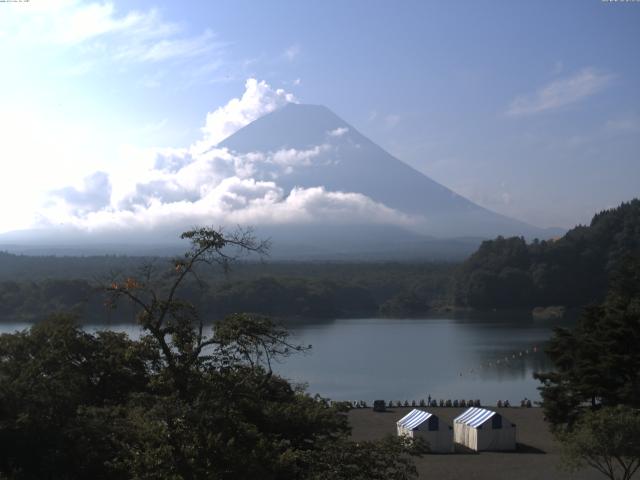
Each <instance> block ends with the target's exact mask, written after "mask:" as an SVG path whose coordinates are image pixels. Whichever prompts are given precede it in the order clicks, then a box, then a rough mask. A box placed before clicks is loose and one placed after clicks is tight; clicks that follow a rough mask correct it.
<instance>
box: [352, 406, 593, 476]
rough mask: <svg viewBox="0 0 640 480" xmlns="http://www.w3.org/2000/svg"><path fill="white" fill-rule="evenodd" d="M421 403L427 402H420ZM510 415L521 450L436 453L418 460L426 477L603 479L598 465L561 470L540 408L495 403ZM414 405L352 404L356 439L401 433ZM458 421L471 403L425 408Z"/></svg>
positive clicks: (556, 447) (442, 418)
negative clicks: (377, 408) (400, 424)
mask: <svg viewBox="0 0 640 480" xmlns="http://www.w3.org/2000/svg"><path fill="white" fill-rule="evenodd" d="M416 408H421V407H416ZM487 408H489V409H491V410H495V411H496V412H498V413H500V414H501V415H503V416H504V418H505V419H507V420H509V421H510V422H512V423H514V424H515V425H516V429H517V430H516V441H517V444H518V446H517V449H516V451H514V452H478V453H476V452H474V453H469V452H468V451H465V452H462V451H459V452H456V453H431V454H426V455H424V456H423V457H421V458H416V459H415V464H416V467H417V469H418V474H419V477H418V478H420V479H422V478H424V479H429V478H437V479H439V480H456V479H460V478H473V479H474V480H513V479H518V480H539V479H545V480H546V479H551V480H555V479H557V480H570V479H577V478H579V479H581V480H598V479H601V478H602V475H601V474H600V473H599V472H597V471H596V470H594V469H585V470H582V471H580V472H576V473H574V474H571V473H568V472H566V471H563V470H562V469H561V462H560V446H559V444H558V443H557V442H556V441H555V440H554V438H553V435H552V434H551V432H550V431H549V425H548V423H547V422H545V420H544V415H543V412H542V409H541V408H540V407H531V408H521V407H508V408H495V407H487ZM411 409H412V407H393V408H391V409H388V411H387V412H380V413H378V412H373V410H372V409H371V408H360V409H357V408H356V409H352V410H350V411H349V412H348V413H347V416H348V419H349V424H350V426H351V428H352V432H351V438H352V439H353V440H355V441H366V440H376V439H380V438H383V437H384V436H386V435H394V436H395V435H396V434H397V433H396V421H398V420H399V419H400V418H402V417H403V416H404V415H406V414H407V413H408V412H409V411H410V410H411ZM423 409H424V410H428V411H430V412H432V413H434V414H435V415H437V416H438V417H439V418H440V421H441V422H446V423H447V424H449V425H452V421H453V419H454V418H455V417H456V416H458V415H460V414H461V413H462V412H463V411H464V410H465V408H453V407H444V408H440V407H431V408H426V407H424V408H423Z"/></svg>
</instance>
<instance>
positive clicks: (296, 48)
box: [284, 45, 302, 62]
mask: <svg viewBox="0 0 640 480" xmlns="http://www.w3.org/2000/svg"><path fill="white" fill-rule="evenodd" d="M301 50H302V49H301V48H300V45H291V46H290V47H288V48H287V49H286V50H285V51H284V56H285V58H286V59H287V60H289V61H290V62H292V61H293V60H295V59H296V57H297V56H298V55H300V52H301Z"/></svg>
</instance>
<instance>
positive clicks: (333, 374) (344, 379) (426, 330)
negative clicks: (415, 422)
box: [0, 313, 568, 405]
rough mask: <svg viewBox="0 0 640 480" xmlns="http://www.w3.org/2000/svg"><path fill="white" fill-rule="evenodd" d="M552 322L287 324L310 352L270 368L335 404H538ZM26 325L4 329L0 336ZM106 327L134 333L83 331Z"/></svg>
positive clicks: (498, 318)
mask: <svg viewBox="0 0 640 480" xmlns="http://www.w3.org/2000/svg"><path fill="white" fill-rule="evenodd" d="M555 324H557V322H555V323H553V322H542V321H534V320H532V319H531V316H530V315H528V314H523V313H519V314H517V313H514V314H504V313H501V314H497V313H492V314H484V315H477V314H476V315H469V316H464V317H460V318H455V317H452V316H450V317H449V318H444V317H439V318H438V317H434V318H423V319H388V318H372V319H339V320H322V321H308V320H305V321H296V322H289V323H287V326H288V327H289V328H290V330H291V332H292V337H293V340H294V341H295V342H297V343H299V344H302V345H308V344H311V345H312V346H313V348H312V349H311V351H310V352H308V353H306V354H298V355H296V356H294V357H291V358H288V359H286V360H285V361H283V362H281V363H279V364H277V365H275V366H274V369H275V370H276V371H277V372H278V373H280V374H281V375H283V376H284V377H287V378H289V379H290V380H292V381H294V382H307V383H308V391H309V392H310V393H314V394H315V393H319V394H321V395H322V396H325V397H328V398H331V399H334V400H365V401H367V402H368V403H371V402H372V401H373V400H375V399H384V400H386V401H389V400H393V401H394V402H395V401H398V400H400V401H404V400H408V401H409V402H411V400H416V401H418V400H420V399H422V398H424V399H426V398H427V396H428V395H431V397H432V398H436V399H440V398H442V399H449V398H450V399H452V400H453V399H462V398H464V399H465V400H468V399H476V398H477V399H480V400H481V401H482V402H483V403H484V404H495V402H496V401H497V400H506V399H508V400H509V401H510V402H511V403H512V404H514V405H515V404H516V403H517V404H519V403H520V400H522V399H523V398H525V397H527V398H529V399H531V400H537V399H539V394H538V391H537V386H538V385H539V382H537V381H535V380H534V379H533V378H532V374H533V372H535V371H543V370H545V369H549V368H550V367H551V365H550V363H549V360H548V359H547V358H546V356H545V355H544V353H543V348H544V344H545V342H546V341H547V340H548V339H549V337H550V335H551V333H552V328H553V326H554V325H555ZM565 324H568V323H567V322H565ZM26 327H28V324H24V323H4V324H0V332H11V331H15V330H16V329H23V328H26ZM104 328H112V329H114V330H119V331H126V332H127V333H129V335H131V336H133V337H137V336H138V335H139V329H138V327H137V326H136V325H131V324H127V325H91V326H87V329H88V330H91V331H95V330H98V329H104Z"/></svg>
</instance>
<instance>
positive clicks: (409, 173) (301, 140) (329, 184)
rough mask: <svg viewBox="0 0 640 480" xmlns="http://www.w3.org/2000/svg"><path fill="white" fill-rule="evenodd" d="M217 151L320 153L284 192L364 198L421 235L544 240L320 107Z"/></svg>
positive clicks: (267, 123)
mask: <svg viewBox="0 0 640 480" xmlns="http://www.w3.org/2000/svg"><path fill="white" fill-rule="evenodd" d="M332 132H333V135H332ZM338 133H340V135H338ZM220 146H221V147H226V148H228V149H230V150H232V151H234V152H239V153H249V152H253V151H270V152H276V151H279V150H283V149H284V150H286V149H295V150H297V151H309V150H310V149H314V148H318V147H320V153H319V154H318V155H317V156H316V157H315V158H314V159H313V161H312V162H310V163H309V164H306V165H296V167H295V168H292V169H291V170H290V171H289V172H287V173H285V174H283V175H281V176H280V177H279V178H278V184H279V185H280V186H281V187H283V188H285V189H286V190H291V189H292V188H294V187H305V188H309V187H316V186H324V187H325V188H326V189H327V190H334V191H343V192H357V193H361V194H364V195H366V196H368V197H370V198H372V199H373V200H375V201H377V202H380V203H383V204H384V205H386V206H388V207H391V208H394V209H396V210H399V211H401V212H403V213H407V214H410V215H417V216H421V217H424V218H425V220H426V221H425V225H424V228H423V229H421V231H420V233H423V234H427V235H431V236H438V237H458V236H481V237H493V236H495V235H524V236H527V237H534V236H547V232H545V231H544V230H542V229H539V228H536V227H533V226H531V225H528V224H526V223H524V222H520V221H517V220H514V219H510V218H507V217H505V216H502V215H499V214H497V213H494V212H491V211H489V210H487V209H485V208H482V207H480V206H478V205H476V204H474V203H473V202H470V201H469V200H467V199H466V198H464V197H462V196H460V195H458V194H456V193H455V192H453V191H451V190H449V189H448V188H446V187H444V186H443V185H440V184H439V183H437V182H435V181H433V180H431V179H430V178H428V177H427V176H426V175H424V174H422V173H420V172H418V171H417V170H415V169H413V168H412V167H410V166H409V165H407V164H405V163H403V162H401V161H400V160H398V159H397V158H395V157H393V156H392V155H390V154H389V153H387V152H386V151H385V150H383V149H382V148H380V147H379V146H378V145H376V144H375V143H373V142H372V141H371V140H369V139H368V138H366V137H365V136H364V135H362V134H361V133H360V132H358V131H357V130H356V129H355V128H353V127H352V126H351V125H349V124H347V123H346V122H345V121H343V120H342V119H340V118H339V117H338V116H337V115H335V114H334V113H333V112H331V111H330V110H329V109H327V108H326V107H323V106H316V105H300V104H288V105H287V106H285V107H283V108H281V109H280V110H277V111H275V112H272V113H270V114H268V115H265V116H264V117H261V118H259V119H258V120H256V121H254V122H253V123H251V124H249V125H247V126H246V127H244V128H242V129H241V130H239V131H238V132H236V133H235V134H233V135H231V136H230V137H229V138H227V139H226V140H224V141H223V142H222V143H221V144H220ZM323 146H324V147H325V148H322V147H323Z"/></svg>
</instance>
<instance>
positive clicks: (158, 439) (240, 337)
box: [0, 229, 422, 480]
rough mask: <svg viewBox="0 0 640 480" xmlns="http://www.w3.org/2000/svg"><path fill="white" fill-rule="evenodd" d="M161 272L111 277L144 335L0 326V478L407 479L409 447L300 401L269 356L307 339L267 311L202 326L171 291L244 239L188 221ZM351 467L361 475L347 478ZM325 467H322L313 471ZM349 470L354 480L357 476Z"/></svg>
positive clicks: (244, 247) (115, 295) (113, 294)
mask: <svg viewBox="0 0 640 480" xmlns="http://www.w3.org/2000/svg"><path fill="white" fill-rule="evenodd" d="M185 237H186V238H190V239H191V240H192V241H193V243H192V249H191V250H190V251H189V252H188V253H187V255H185V256H183V257H180V258H178V259H175V260H174V261H173V262H172V265H171V269H170V270H169V271H168V272H167V273H166V274H164V275H162V276H160V277H157V276H154V275H153V269H151V268H146V269H143V270H142V272H141V273H142V275H141V276H140V277H139V278H134V277H128V276H123V277H121V278H114V279H113V281H112V282H111V283H110V285H109V286H108V287H106V291H107V292H108V294H109V301H108V303H109V304H111V305H117V303H118V301H119V300H127V301H129V302H131V303H132V304H133V305H135V306H136V308H137V309H138V312H139V313H138V321H139V323H140V325H141V327H142V329H143V331H144V332H145V333H144V335H143V336H142V338H141V339H140V340H139V341H132V340H130V339H128V338H127V337H126V336H125V335H123V334H116V333H112V332H98V333H96V334H89V333H87V332H84V331H83V330H82V329H80V328H79V327H78V326H77V325H76V324H75V322H74V321H73V320H71V319H69V318H67V317H60V316H58V317H54V318H52V319H50V320H49V321H47V322H45V323H43V324H40V325H37V326H34V327H32V328H31V329H30V330H28V331H24V332H20V333H16V334H13V335H9V334H5V335H2V336H0V451H1V452H2V455H1V456H0V475H5V476H7V477H9V478H14V479H40V478H56V479H58V478H59V479H75V478H96V479H101V478H104V479H120V478H122V479H125V478H127V479H129V478H134V479H158V478H163V479H176V480H177V479H199V478H215V479H239V478H260V479H267V480H268V479H283V480H286V479H305V478H336V479H338V478H372V479H375V478H392V479H408V478H412V477H415V468H414V467H413V464H412V463H411V461H410V460H409V456H411V455H419V454H420V453H421V452H422V450H421V449H420V448H419V445H413V444H411V443H407V442H406V441H405V440H403V439H397V438H389V439H386V440H385V441H382V442H367V443H365V444H356V443H353V442H351V441H350V440H349V439H348V435H349V427H348V423H347V418H346V416H345V413H344V412H345V410H344V408H343V407H342V406H341V405H339V404H338V405H330V403H329V402H328V401H326V400H324V399H322V398H319V397H310V396H309V395H308V394H306V393H304V391H302V390H300V389H299V388H294V387H292V386H291V385H290V384H289V383H288V382H287V381H286V380H284V379H282V378H280V377H278V376H277V375H275V374H274V373H273V371H272V369H271V362H272V361H273V360H274V359H276V358H280V357H283V356H287V355H290V354H292V353H295V352H299V351H301V350H304V349H305V348H307V347H301V346H298V345H294V344H292V343H290V342H289V340H288V333H287V331H286V330H284V329H282V328H279V327H278V326H276V325H275V324H273V323H272V322H271V321H270V320H269V319H267V318H265V317H259V316H254V315H247V314H234V315H230V316H228V317H226V318H225V319H224V320H222V321H221V322H219V323H218V324H217V325H216V326H215V328H214V329H213V331H211V332H210V333H209V332H207V331H206V329H205V328H204V326H203V323H202V321H201V319H200V318H199V315H198V311H197V309H195V308H194V307H193V306H192V305H191V304H190V303H189V302H187V301H185V300H182V299H180V298H179V296H178V294H179V292H180V291H181V288H180V287H181V286H182V285H183V284H184V283H185V282H186V281H187V279H188V278H192V277H195V278H196V279H197V278H199V276H198V274H197V273H196V272H197V271H198V269H199V267H200V266H203V265H209V264H211V263H220V264H222V265H223V266H224V267H226V265H227V262H228V261H229V260H230V259H231V258H232V256H231V255H230V254H228V252H227V250H225V247H226V246H232V247H235V248H236V249H237V250H238V251H239V252H240V253H243V252H246V251H260V249H261V248H262V247H261V244H259V243H256V242H254V241H253V239H252V237H251V236H245V235H242V234H240V235H233V234H232V235H231V236H228V237H227V236H222V234H220V233H219V232H214V231H209V230H207V229H200V230H196V231H194V232H188V233H187V234H185ZM356 472H359V473H357V474H356ZM325 473H326V474H325ZM358 475H359V476H358Z"/></svg>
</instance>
